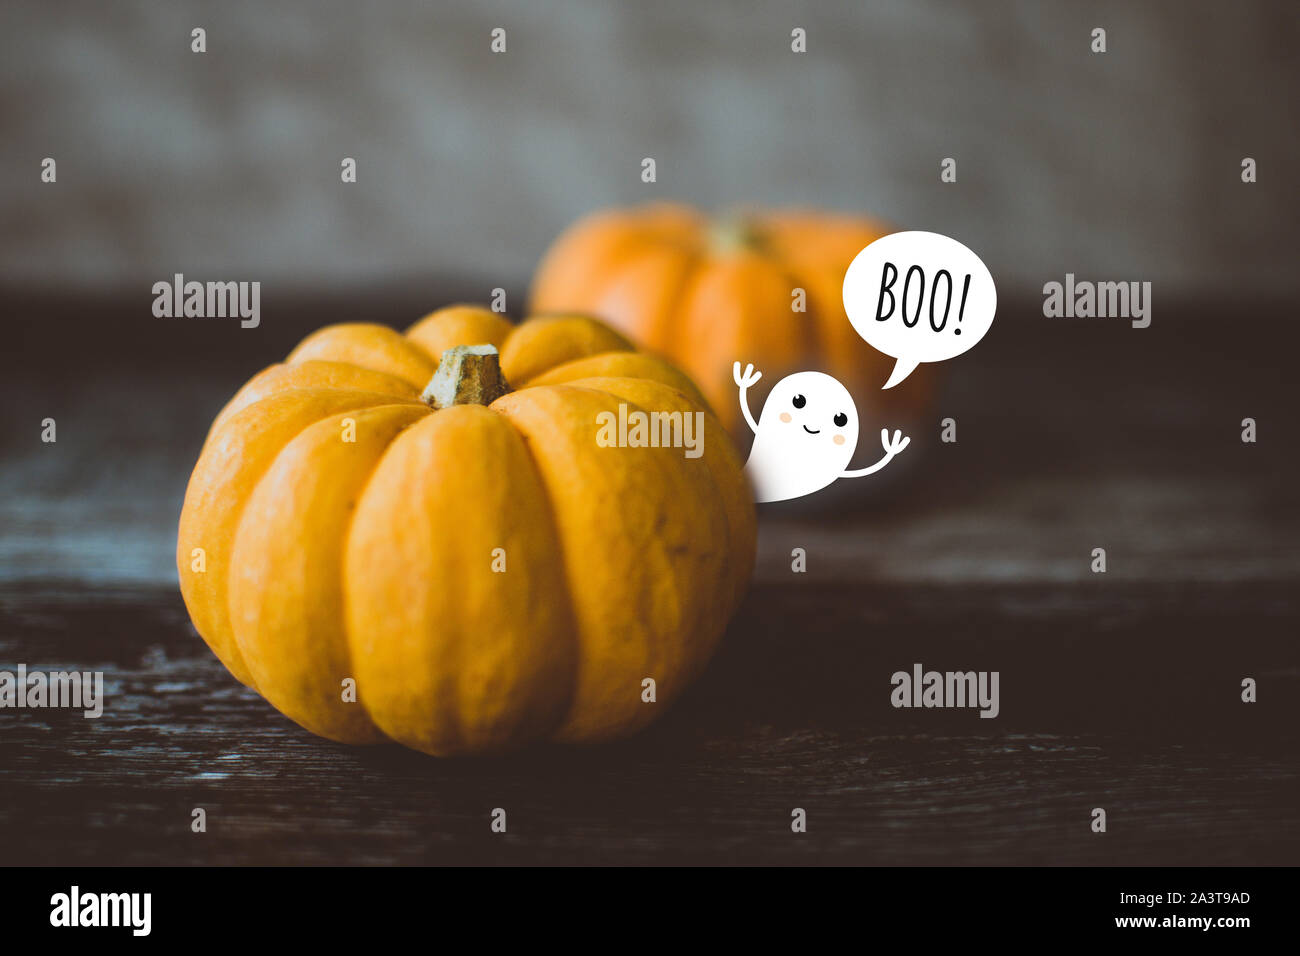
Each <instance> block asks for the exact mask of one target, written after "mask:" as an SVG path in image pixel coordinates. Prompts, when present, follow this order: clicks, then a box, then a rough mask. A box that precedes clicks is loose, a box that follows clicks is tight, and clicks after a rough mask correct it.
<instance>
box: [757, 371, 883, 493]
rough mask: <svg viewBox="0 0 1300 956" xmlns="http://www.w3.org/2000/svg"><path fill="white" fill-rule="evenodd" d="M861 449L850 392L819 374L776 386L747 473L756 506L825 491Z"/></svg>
mask: <svg viewBox="0 0 1300 956" xmlns="http://www.w3.org/2000/svg"><path fill="white" fill-rule="evenodd" d="M857 445H858V410H857V408H856V406H854V404H853V397H852V396H851V395H849V392H848V389H846V388H845V387H844V386H843V385H841V384H840V383H839V382H837V381H836V380H835V379H833V378H831V377H830V376H829V375H824V374H823V373H821V372H797V373H796V374H794V375H788V376H786V377H785V378H783V379H781V381H779V382H777V383H776V385H775V386H773V388H772V391H771V392H770V393H769V394H768V396H767V402H766V403H765V404H764V405H763V413H762V414H761V415H760V416H759V418H758V432H757V433H756V434H755V436H754V447H753V449H752V450H751V451H750V453H749V461H748V462H747V463H746V469H747V471H748V472H749V475H750V479H751V481H752V482H753V485H754V488H755V493H756V495H757V500H758V501H780V500H782V499H785V498H797V497H799V496H800V495H807V494H811V493H812V492H814V491H816V490H818V489H819V488H825V487H826V486H827V485H829V484H830V483H831V482H832V481H834V480H835V479H836V478H838V477H839V476H840V474H841V473H842V472H843V471H844V469H845V468H847V467H848V464H849V459H850V458H852V457H853V450H854V449H855V448H856V447H857Z"/></svg>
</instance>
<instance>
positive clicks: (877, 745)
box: [0, 290, 1300, 865]
mask: <svg viewBox="0 0 1300 956" xmlns="http://www.w3.org/2000/svg"><path fill="white" fill-rule="evenodd" d="M459 297H460V296H455V295H446V294H444V295H440V296H436V297H432V296H427V295H424V294H422V293H421V292H420V291H419V290H408V291H405V292H402V293H400V294H396V295H394V294H389V295H388V296H387V297H383V298H380V297H377V298H373V299H371V298H361V299H358V300H356V301H348V302H338V301H334V302H311V301H302V300H298V301H293V300H285V301H283V302H276V301H275V300H274V298H273V297H268V301H267V304H266V305H264V315H265V316H267V317H266V318H264V321H263V327H262V328H261V329H259V330H255V331H240V330H238V329H237V328H234V327H231V326H229V325H226V326H219V325H209V326H206V327H202V328H200V327H199V325H200V323H196V322H191V323H188V324H186V323H183V322H178V323H173V324H168V323H165V322H163V321H162V320H154V319H152V318H151V317H150V316H148V311H147V299H146V300H144V302H145V304H143V305H142V304H141V303H140V302H139V301H126V300H117V299H107V300H88V301H84V302H78V301H74V300H69V299H67V298H64V297H49V296H39V295H23V296H19V295H16V294H14V295H9V296H8V297H7V301H6V304H7V307H8V309H7V316H6V326H5V335H6V345H5V346H4V354H3V360H2V361H0V372H2V373H3V375H2V376H0V406H2V408H0V425H2V426H3V428H2V430H0V456H2V457H0V461H2V462H3V468H2V470H0V670H3V669H11V668H13V667H14V666H15V665H16V664H17V663H18V662H23V663H26V664H27V666H28V667H29V668H31V669H71V668H76V669H82V670H86V669H91V670H103V671H104V672H105V676H106V681H107V690H108V694H109V698H108V701H107V704H106V708H105V712H104V715H103V717H102V718H100V719H99V720H85V719H82V718H81V717H80V716H79V715H74V714H71V713H68V712H63V711H53V710H40V711H32V710H28V711H16V710H3V711H0V864H16V863H24V864H72V863H77V864H81V863H88V864H150V863H181V864H213V863H216V864H236V863H280V864H320V863H353V864H382V863H505V864H529V863H533V864H535V863H555V864H562V863H619V864H623V863H650V864H664V863H718V864H728V863H790V864H799V863H813V862H823V863H888V864H968V863H999V864H1003V863H1005V864H1067V863H1075V864H1103V863H1118V864H1165V863H1178V864H1192V865H1200V864H1253V863H1266V864H1279V863H1289V864H1295V863H1297V862H1300V826H1297V824H1298V823H1300V810H1297V796H1298V795H1300V787H1298V786H1297V783H1298V782H1300V781H1298V779H1297V776H1298V775H1297V762H1296V757H1297V717H1298V716H1300V706H1298V704H1297V700H1300V697H1298V694H1297V692H1298V691H1300V652H1298V651H1297V642H1296V638H1297V623H1298V621H1300V615H1298V614H1297V592H1296V582H1297V577H1298V576H1300V543H1298V542H1300V507H1298V505H1297V495H1296V493H1295V487H1296V475H1297V471H1296V467H1297V465H1300V454H1298V453H1297V451H1296V448H1297V445H1296V438H1297V428H1296V425H1295V424H1294V418H1295V415H1296V412H1297V403H1296V401H1295V398H1294V389H1293V386H1292V385H1291V381H1290V380H1291V374H1290V372H1289V369H1288V363H1289V358H1290V356H1291V355H1293V354H1295V347H1296V345H1297V344H1300V343H1298V342H1297V336H1296V334H1295V332H1294V331H1293V326H1294V317H1293V316H1292V315H1290V314H1289V313H1287V312H1286V311H1285V310H1282V309H1280V308H1276V307H1273V308H1270V307H1269V306H1268V305H1267V304H1263V305H1261V306H1260V307H1259V308H1257V309H1252V310H1228V309H1219V308H1210V307H1207V306H1205V305H1201V304H1194V303H1185V304H1183V305H1182V306H1180V307H1175V306H1174V305H1173V304H1170V305H1169V306H1168V307H1167V308H1166V309H1165V311H1164V313H1163V316H1158V317H1157V318H1156V320H1155V321H1154V322H1153V324H1152V326H1151V328H1149V329H1146V330H1135V329H1131V328H1129V327H1127V325H1125V324H1123V323H1115V322H1106V321H1104V320H1077V321H1074V322H1069V321H1065V320H1048V319H1044V318H1042V317H1041V315H1040V314H1038V303H1036V302H1034V301H1032V300H1029V301H1025V302H1022V303H1015V302H1012V303H1009V304H1006V305H1004V307H1003V309H1002V311H1001V314H1000V316H999V319H998V324H997V325H996V326H995V328H994V330H993V332H992V333H991V334H990V336H989V338H988V339H987V340H986V341H985V342H984V343H982V344H981V345H980V346H979V347H978V348H977V349H976V350H974V351H973V352H971V353H969V354H967V355H966V356H964V357H962V358H960V359H958V360H957V361H956V362H954V363H951V371H950V377H949V379H948V382H947V387H946V389H945V391H944V394H943V396H942V399H941V400H940V402H939V406H938V407H937V408H936V409H935V413H934V414H933V415H932V416H930V419H931V420H928V421H926V422H924V423H922V424H921V425H919V426H917V427H916V429H915V430H914V431H913V432H912V433H913V436H914V440H913V446H912V448H911V449H909V450H908V452H907V453H906V455H907V456H908V457H907V458H905V459H900V461H899V463H897V464H899V465H904V464H905V467H899V468H897V469H896V473H893V474H890V473H889V472H886V473H885V474H883V475H882V476H881V480H879V481H878V482H876V483H875V484H874V485H873V484H871V479H867V480H866V481H864V482H862V487H861V489H860V493H858V489H855V494H854V495H853V496H851V497H849V498H845V497H843V496H837V497H836V498H835V499H834V500H833V501H828V502H826V503H824V504H823V505H822V507H821V508H820V510H814V511H808V510H807V508H806V507H800V506H798V505H790V506H771V507H765V508H764V509H762V510H761V511H760V522H761V540H760V555H759V565H758V571H757V574H756V577H755V581H754V585H753V588H752V590H751V592H750V595H749V597H748V599H747V601H746V603H745V605H744V607H743V609H742V610H741V612H740V614H739V616H738V617H737V619H736V620H735V622H734V624H733V626H732V627H731V629H730V631H729V633H728V637H727V640H726V643H725V645H724V647H723V649H722V651H721V652H720V653H719V655H718V657H717V658H715V660H714V662H713V664H712V665H711V667H710V668H709V670H708V672H707V674H706V675H705V677H704V678H703V679H702V680H701V681H700V683H699V684H697V685H696V687H695V688H694V689H693V690H692V692H691V693H690V694H689V695H688V697H687V698H686V699H684V700H683V701H681V702H680V703H679V704H678V705H677V706H676V708H675V709H673V710H672V711H671V712H670V713H669V714H667V715H666V716H665V718H664V719H663V720H662V721H661V722H660V723H658V724H657V725H655V726H654V727H652V728H651V729H650V730H649V731H647V732H645V733H643V734H642V735H640V736H639V737H637V738H634V739H632V740H629V741H625V742H622V743H619V744H616V745H611V746H607V747H602V748H598V749H586V750H573V749H561V748H543V749H537V750H532V751H529V752H525V753H522V754H518V755H516V756H512V757H507V758H500V759H493V760H450V761H449V760H435V759H432V758H428V757H424V756H422V755H419V754H415V753H411V752H407V751H403V750H401V749H398V748H396V747H378V748H367V749H351V748H347V747H342V746H338V745H335V744H332V743H329V742H327V741H323V740H320V739H317V738H315V737H313V736H311V735H310V734H308V733H307V732H305V731H303V730H301V729H299V728H298V727H297V726H295V725H294V724H292V723H290V722H289V721H288V720H287V719H285V718H283V717H281V716H280V715H279V714H277V713H276V712H275V711H274V710H272V709H271V708H270V706H269V705H267V704H265V703H264V702H263V701H262V700H261V699H260V698H259V697H258V696H257V695H256V694H255V693H253V692H252V691H249V690H247V689H245V688H244V687H242V686H241V685H239V684H238V683H237V682H236V681H235V680H234V679H233V678H231V677H230V676H229V675H227V673H226V672H225V670H224V669H223V668H222V667H221V665H220V664H219V663H218V662H217V661H216V660H215V659H214V658H213V657H212V656H211V654H210V653H209V652H208V651H207V649H206V647H205V646H204V645H203V644H202V642H201V641H200V640H199V639H198V638H197V637H196V636H195V634H194V633H193V630H192V629H191V627H190V625H189V622H188V619H187V616H186V613H185V610H184V606H183V605H182V603H181V600H180V597H179V594H178V592H177V589H176V583H175V570H174V567H173V565H172V561H173V556H172V555H173V551H172V549H173V543H174V531H175V520H176V516H177V514H178V512H179V507H180V501H181V497H182V494H183V491H184V485H185V481H186V478H187V477H188V472H189V468H190V467H191V465H192V463H193V459H194V457H195V455H196V453H197V450H198V447H199V445H200V443H201V441H202V437H203V434H204V430H205V428H206V426H207V423H208V422H209V421H210V419H211V417H212V415H213V414H214V413H215V411H216V410H217V408H218V407H219V406H220V404H221V402H222V401H224V399H225V398H226V397H227V396H228V395H229V394H230V393H231V392H233V390H234V389H235V388H236V387H237V386H238V384H240V383H241V382H242V381H243V380H244V378H246V377H247V376H248V374H250V373H251V372H252V371H255V370H256V369H257V368H259V367H261V366H263V365H265V364H268V363H269V362H271V361H274V360H276V359H277V358H279V357H280V356H282V355H283V354H284V352H286V351H287V350H288V348H289V347H290V346H291V345H292V343H293V342H294V341H295V340H296V339H297V338H298V337H299V336H300V335H301V334H303V333H304V332H305V331H307V330H309V329H310V328H312V327H314V326H316V325H319V324H323V323H325V322H329V321H339V320H344V319H356V318H364V319H374V320H379V321H388V322H391V323H392V324H394V325H402V324H405V323H406V322H408V321H409V320H410V319H411V318H413V317H415V316H417V315H418V314H419V313H420V312H421V311H423V310H425V309H426V308H428V307H431V306H432V305H434V304H437V303H438V302H440V301H445V300H447V299H451V298H459ZM137 298H139V297H137ZM376 302H377V303H379V304H378V305H376V304H375V303H376ZM1244 328H1249V330H1250V331H1249V333H1247V332H1245V331H1243V329H1244ZM944 416H952V417H954V418H956V419H957V421H958V439H959V440H958V442H957V443H956V444H953V445H944V444H941V443H940V442H939V441H938V435H939V429H938V419H939V418H941V417H944ZM1246 416H1250V417H1254V418H1256V419H1257V421H1258V423H1259V441H1258V442H1257V443H1256V444H1253V445H1250V444H1243V443H1242V442H1241V440H1240V422H1241V419H1242V418H1244V417H1246ZM45 417H53V418H55V419H56V421H57V423H58V426H57V427H58V441H57V443H55V444H53V445H46V444H42V443H41V441H40V421H41V420H42V419H43V418H45ZM881 424H884V423H881ZM864 432H865V433H870V429H865V428H864ZM892 468H893V466H891V469H892ZM794 547H803V548H805V549H806V550H807V553H808V570H807V572H806V573H804V574H794V573H792V572H791V570H790V561H789V554H790V550H791V549H792V548H794ZM1094 547H1104V548H1106V550H1107V557H1108V571H1107V573H1106V574H1104V575H1095V574H1092V573H1091V572H1090V571H1089V562H1090V554H1091V551H1092V549H1093V548H1094ZM915 662H921V663H923V664H924V665H926V667H927V668H930V667H933V668H935V669H938V670H955V669H962V670H965V669H976V670H998V671H1000V673H1001V715H1000V716H999V717H998V718H997V719H996V720H981V719H979V718H978V717H977V715H976V713H975V712H974V711H945V710H896V709H894V708H892V707H891V706H890V704H889V693H890V690H891V687H890V683H889V677H890V675H891V674H892V673H893V672H894V671H895V670H900V669H904V670H906V669H910V667H911V665H912V664H913V663H915ZM1248 676H1249V677H1253V678H1255V679H1256V680H1257V681H1258V682H1259V702H1258V703H1255V704H1244V703H1242V702H1241V700H1240V683H1241V680H1242V678H1243V677H1248ZM196 807H202V808H204V809H205V810H206V812H207V832H206V833H201V834H196V833H193V832H191V830H190V822H191V812H192V810H193V809H194V808H196ZM496 807H501V808H504V809H505V810H506V811H507V815H508V817H507V818H508V832H507V833H506V834H503V835H502V834H493V833H492V832H491V831H490V828H489V814H490V813H491V811H492V810H493V808H496ZM795 807H802V808H804V809H805V810H806V811H807V815H808V832H807V833H805V834H794V833H792V832H791V830H790V813H791V810H792V808H795ZM1094 807H1104V808H1106V810H1107V813H1108V830H1107V832H1106V833H1105V834H1095V833H1093V832H1091V830H1090V827H1089V823H1090V812H1091V810H1092V808H1094Z"/></svg>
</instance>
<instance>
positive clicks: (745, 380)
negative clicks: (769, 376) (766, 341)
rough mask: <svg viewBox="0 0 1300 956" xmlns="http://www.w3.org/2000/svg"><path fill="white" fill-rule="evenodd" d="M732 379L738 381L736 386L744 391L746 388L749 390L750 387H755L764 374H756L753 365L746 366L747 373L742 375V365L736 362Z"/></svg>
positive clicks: (733, 365) (732, 370)
mask: <svg viewBox="0 0 1300 956" xmlns="http://www.w3.org/2000/svg"><path fill="white" fill-rule="evenodd" d="M731 377H732V378H734V379H735V380H736V384H737V385H739V386H740V388H741V389H742V390H744V389H746V388H749V386H751V385H753V384H754V383H755V382H757V381H758V380H759V379H760V378H762V377H763V373H762V372H755V371H754V366H752V365H746V366H745V371H744V372H743V373H742V372H741V371H740V363H739V362H735V363H733V364H732V366H731Z"/></svg>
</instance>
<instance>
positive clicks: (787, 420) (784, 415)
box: [781, 412, 790, 425]
mask: <svg viewBox="0 0 1300 956" xmlns="http://www.w3.org/2000/svg"><path fill="white" fill-rule="evenodd" d="M781 421H783V422H785V423H786V424H787V425H788V424H790V413H789V412H782V413H781Z"/></svg>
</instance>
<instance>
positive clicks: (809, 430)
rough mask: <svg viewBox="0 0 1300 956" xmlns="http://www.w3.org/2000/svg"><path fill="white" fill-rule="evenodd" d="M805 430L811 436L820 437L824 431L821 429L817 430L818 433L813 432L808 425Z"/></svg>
mask: <svg viewBox="0 0 1300 956" xmlns="http://www.w3.org/2000/svg"><path fill="white" fill-rule="evenodd" d="M803 430H804V431H806V432H807V433H808V434H809V435H820V434H821V433H822V430H821V429H820V428H819V429H817V430H816V431H813V430H812V429H811V428H809V427H808V426H807V425H805V426H804V427H803Z"/></svg>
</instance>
